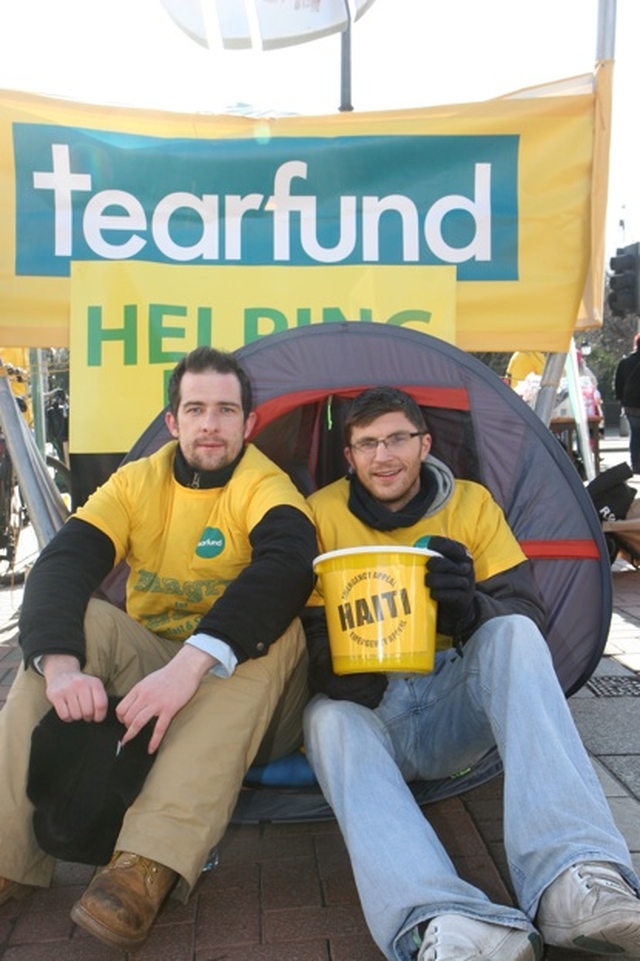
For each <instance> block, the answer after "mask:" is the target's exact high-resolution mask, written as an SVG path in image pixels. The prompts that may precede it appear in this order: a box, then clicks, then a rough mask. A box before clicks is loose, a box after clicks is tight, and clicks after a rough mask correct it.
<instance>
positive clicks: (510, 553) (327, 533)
mask: <svg viewBox="0 0 640 961" xmlns="http://www.w3.org/2000/svg"><path fill="white" fill-rule="evenodd" d="M348 498H349V481H348V480H346V479H345V478H342V479H341V480H338V481H336V482H335V483H333V484H329V485H328V486H327V487H324V488H322V489H321V490H319V491H316V492H315V493H314V494H312V495H311V496H310V497H309V499H308V503H309V506H310V507H311V511H312V513H313V517H314V520H315V524H316V529H317V532H318V543H319V545H320V550H321V551H322V552H323V553H324V552H327V551H336V550H344V549H346V548H349V547H366V546H368V545H387V546H390V547H391V546H394V545H401V546H403V547H426V546H427V543H426V540H427V538H428V537H430V536H433V535H435V534H440V535H442V536H443V537H450V538H452V539H453V540H456V541H460V543H462V544H464V545H465V546H466V548H467V549H468V550H469V552H470V554H471V556H472V557H473V563H474V568H475V574H476V581H485V580H487V579H488V578H490V577H493V576H494V575H495V574H500V573H502V571H506V570H508V569H509V568H510V567H515V566H516V565H517V564H521V563H522V562H523V561H524V560H526V557H525V555H524V553H523V552H522V550H521V548H520V545H519V544H518V541H517V540H516V537H515V535H514V534H513V531H512V530H511V528H510V527H509V525H508V524H507V521H506V518H505V516H504V513H503V511H502V509H501V508H500V507H499V505H498V504H497V503H496V501H495V500H494V499H493V497H492V496H491V494H490V493H489V491H488V490H487V488H486V487H483V486H482V485H481V484H476V483H475V482H473V481H466V480H456V481H455V484H454V487H453V491H452V494H451V496H450V497H449V499H448V500H447V502H446V503H445V504H444V505H443V506H442V507H441V508H440V509H439V510H436V511H435V512H434V513H433V514H428V515H427V516H426V517H423V518H421V519H420V520H419V521H417V522H416V523H415V524H412V525H411V526H410V527H398V528H395V529H394V530H393V531H378V530H374V529H373V528H371V527H369V526H368V525H367V524H365V523H364V522H363V521H361V520H359V519H358V518H357V517H356V516H355V514H352V513H351V511H350V510H349V508H348ZM307 603H308V604H309V606H311V607H321V606H324V599H323V597H322V588H321V584H320V581H319V580H318V582H317V584H316V587H315V589H314V591H313V593H312V595H311V597H310V598H309V601H308V602H307ZM450 643H451V642H450V639H446V638H443V637H440V636H439V637H438V640H437V647H438V649H442V648H446V647H448V646H449V645H450Z"/></svg>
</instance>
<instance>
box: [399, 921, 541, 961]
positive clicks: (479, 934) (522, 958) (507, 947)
mask: <svg viewBox="0 0 640 961" xmlns="http://www.w3.org/2000/svg"><path fill="white" fill-rule="evenodd" d="M541 957H542V940H541V938H540V936H539V934H538V933H537V931H534V930H533V928H532V929H531V930H530V931H521V930H520V929H519V928H507V927H504V926H503V925H501V924H492V923H490V922H489V921H478V920H477V919H476V918H467V917H465V916H464V915H462V914H441V915H440V916H439V917H437V918H433V919H432V920H431V921H430V922H429V925H428V927H427V930H426V931H425V933H424V937H423V939H422V944H421V946H420V950H419V951H418V958H417V961H480V959H482V961H489V959H491V961H538V959H539V958H541Z"/></svg>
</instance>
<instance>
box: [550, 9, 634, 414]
mask: <svg viewBox="0 0 640 961" xmlns="http://www.w3.org/2000/svg"><path fill="white" fill-rule="evenodd" d="M615 35H616V0H598V33H597V38H596V62H598V61H599V60H613V56H614V51H615ZM566 359H567V355H566V353H565V354H547V359H546V362H545V365H544V371H543V374H542V380H541V383H540V390H539V391H538V396H537V397H536V402H535V406H534V410H535V413H536V414H537V415H538V417H539V418H540V420H541V421H542V422H543V424H545V426H546V427H548V426H549V422H550V420H551V414H552V412H553V406H554V402H555V397H556V393H557V390H558V384H559V383H560V378H561V377H562V373H563V371H564V367H565V363H566Z"/></svg>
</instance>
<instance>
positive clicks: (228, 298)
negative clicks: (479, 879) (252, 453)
mask: <svg viewBox="0 0 640 961" xmlns="http://www.w3.org/2000/svg"><path fill="white" fill-rule="evenodd" d="M456 289H457V285H456V271H455V268H453V267H450V266H449V267H420V266H409V267H406V266H403V267H389V266H375V267H372V266H349V267H333V266H328V267H324V268H323V269H322V270H318V269H317V268H315V267H263V266H261V267H241V266H235V267H206V268H202V267H193V266H183V267H175V266H173V267H167V266H165V265H159V264H145V263H136V264H132V263H110V264H105V263H86V262H84V263H74V264H73V267H72V272H71V291H72V294H71V311H72V321H71V351H70V355H71V385H70V393H71V397H72V398H73V399H74V403H73V407H72V416H71V419H70V449H71V450H72V451H73V452H74V453H80V452H81V453H107V452H119V451H121V452H124V451H126V450H128V449H129V448H130V447H131V445H132V444H133V442H134V441H135V440H136V439H137V438H138V437H139V436H140V434H141V433H142V431H143V430H144V429H145V428H146V427H147V425H148V424H149V423H150V422H151V420H152V419H153V418H154V417H155V415H156V414H157V413H158V411H160V410H161V409H162V407H163V406H164V405H165V403H166V391H165V387H166V379H167V377H168V375H169V374H170V372H171V370H172V369H173V367H174V366H175V364H176V363H177V361H178V360H179V359H180V357H182V355H183V354H185V353H186V352H187V351H189V350H191V349H192V348H194V347H196V346H197V345H198V344H212V345H214V346H215V347H219V348H221V349H223V350H235V349H236V348H238V347H241V346H243V345H244V344H248V343H251V342H252V341H254V340H257V339H258V338H259V337H264V336H268V335H269V334H272V333H278V332H280V331H283V330H290V329H293V328H296V327H305V326H308V325H309V324H327V323H336V322H341V321H345V320H348V321H353V322H361V323H367V322H377V323H385V324H392V325H396V326H403V327H409V328H411V329H413V330H417V331H422V332H425V333H429V334H432V335H433V336H435V337H439V338H440V339H442V340H446V341H448V342H449V343H454V342H455V337H456V333H455V310H456Z"/></svg>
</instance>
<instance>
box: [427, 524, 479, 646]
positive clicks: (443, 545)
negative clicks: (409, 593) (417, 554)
mask: <svg viewBox="0 0 640 961" xmlns="http://www.w3.org/2000/svg"><path fill="white" fill-rule="evenodd" d="M429 549H430V550H432V551H437V552H438V554H442V557H429V558H428V560H427V573H426V575H425V578H424V582H425V584H426V585H427V587H428V588H429V590H430V591H431V597H432V598H433V600H434V601H437V602H438V618H437V622H436V627H437V630H438V631H439V633H440V634H446V635H447V636H448V637H452V638H453V639H454V641H455V642H456V644H463V643H464V642H465V641H466V640H468V638H469V637H470V636H471V634H472V633H473V625H474V623H475V621H476V618H477V612H476V607H475V604H474V598H475V593H476V576H475V571H474V568H473V558H472V557H471V555H470V554H469V552H468V550H467V548H466V547H465V546H464V544H460V543H459V542H458V541H454V540H451V538H449V537H440V536H437V535H436V536H435V537H431V538H430V540H429Z"/></svg>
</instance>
